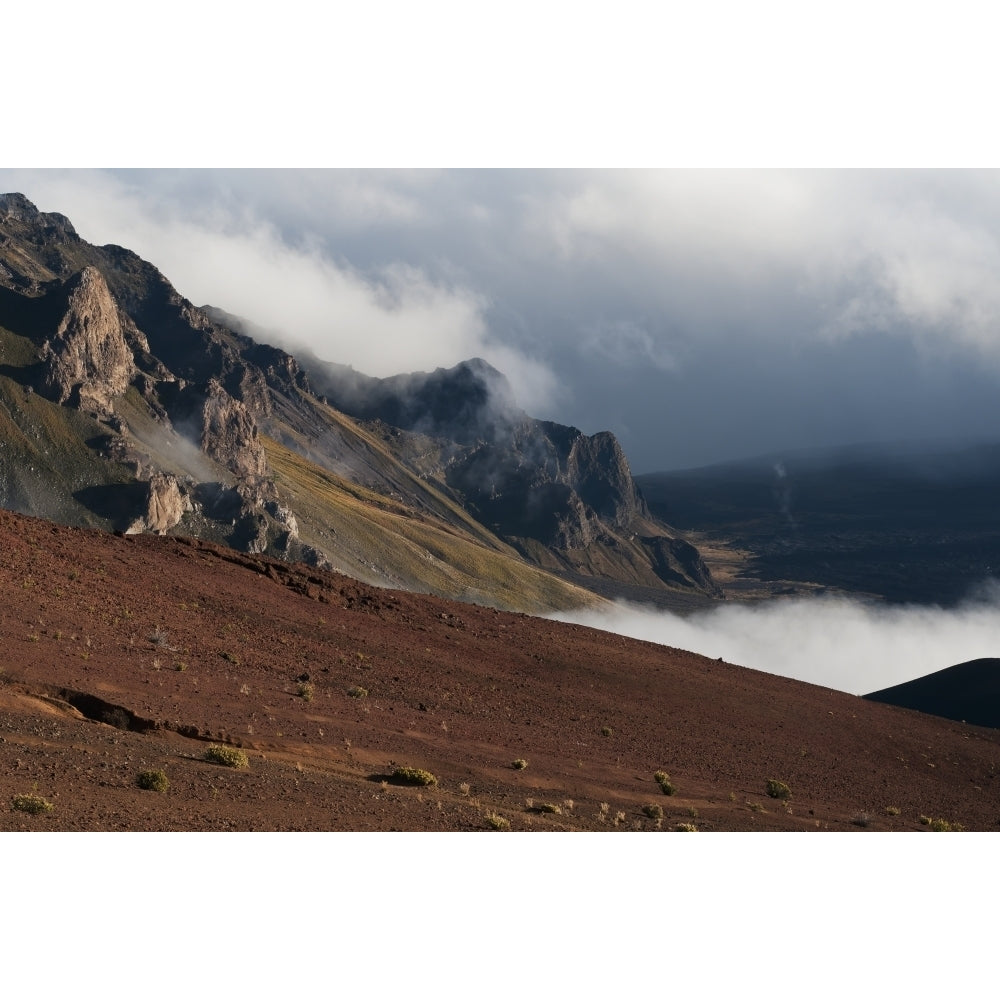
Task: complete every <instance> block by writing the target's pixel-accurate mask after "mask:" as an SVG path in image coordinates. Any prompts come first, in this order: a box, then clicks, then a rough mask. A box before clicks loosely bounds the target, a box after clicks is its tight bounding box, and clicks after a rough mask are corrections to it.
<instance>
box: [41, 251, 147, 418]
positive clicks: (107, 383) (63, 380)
mask: <svg viewBox="0 0 1000 1000" xmlns="http://www.w3.org/2000/svg"><path fill="white" fill-rule="evenodd" d="M56 294H62V295H65V297H66V312H65V313H64V315H63V317H62V319H61V320H60V321H59V325H58V327H57V328H56V331H55V334H54V335H53V336H52V337H51V338H50V339H48V340H46V341H45V343H44V344H43V346H42V357H43V360H44V362H45V374H44V379H43V384H44V387H45V389H46V391H48V392H49V393H51V395H52V396H53V398H54V399H55V400H56V401H57V402H59V403H66V402H70V403H71V404H72V405H75V406H78V407H80V408H81V409H90V410H93V411H94V412H96V413H100V414H102V415H110V414H111V412H112V405H111V402H112V400H113V399H114V398H115V397H117V396H123V395H124V394H125V391H126V390H127V389H128V387H129V384H130V383H131V381H132V379H133V377H134V376H135V373H136V367H135V360H134V358H133V356H132V347H131V346H130V345H129V340H131V341H132V343H133V344H136V345H139V346H142V347H144V348H146V349H148V345H147V344H146V343H145V338H144V337H143V336H142V334H140V333H139V331H138V329H136V326H135V324H134V323H133V322H132V321H131V320H130V319H129V318H128V316H126V315H125V313H124V312H123V311H122V310H121V309H120V308H119V306H118V304H117V303H116V302H115V301H114V299H113V298H112V297H111V293H110V292H109V291H108V286H107V284H106V282H105V281H104V278H103V277H102V276H101V272H100V271H98V270H97V268H95V267H85V268H84V269H83V270H82V271H81V272H80V273H79V274H78V275H76V276H74V277H73V278H71V279H70V280H69V281H67V282H66V284H65V286H64V288H63V289H61V290H60V292H59V293H56Z"/></svg>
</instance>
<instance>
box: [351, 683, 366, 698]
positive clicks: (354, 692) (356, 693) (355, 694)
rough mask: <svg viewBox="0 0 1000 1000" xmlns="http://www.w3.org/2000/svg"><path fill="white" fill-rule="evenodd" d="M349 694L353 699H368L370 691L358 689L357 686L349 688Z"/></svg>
mask: <svg viewBox="0 0 1000 1000" xmlns="http://www.w3.org/2000/svg"><path fill="white" fill-rule="evenodd" d="M347 693H348V694H349V695H350V696H351V697H352V698H367V697H368V689H367V688H363V687H357V686H355V687H352V688H348V689H347Z"/></svg>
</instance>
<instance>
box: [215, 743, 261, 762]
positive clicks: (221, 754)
mask: <svg viewBox="0 0 1000 1000" xmlns="http://www.w3.org/2000/svg"><path fill="white" fill-rule="evenodd" d="M205 760H209V761H211V762H212V763H213V764H222V765H223V767H249V766H250V758H249V757H247V755H246V754H245V753H244V752H243V751H242V750H240V749H238V748H237V747H225V746H219V745H218V744H216V743H213V744H211V746H209V748H208V749H207V750H206V751H205Z"/></svg>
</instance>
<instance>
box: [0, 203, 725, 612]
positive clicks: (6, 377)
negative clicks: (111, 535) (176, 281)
mask: <svg viewBox="0 0 1000 1000" xmlns="http://www.w3.org/2000/svg"><path fill="white" fill-rule="evenodd" d="M239 327H240V324H238V323H236V322H235V321H233V320H232V319H231V318H230V317H228V316H227V315H226V314H224V313H222V312H221V311H217V310H211V309H208V308H198V307H195V306H194V305H192V303H190V302H189V301H187V300H186V299H184V298H183V296H181V295H180V294H179V293H178V292H177V291H176V290H175V289H174V288H173V287H172V286H171V285H170V283H169V281H167V279H166V278H165V277H164V276H163V275H162V274H161V273H160V272H159V271H158V270H157V269H156V268H155V267H154V266H153V265H152V264H150V263H149V262H147V261H144V260H142V259H141V258H139V257H138V256H137V255H136V254H134V253H132V252H131V251H129V250H127V249H125V248H122V247H118V246H113V245H109V246H104V247H96V246H92V245H91V244H89V243H87V242H86V241H84V240H82V239H81V238H80V237H79V235H78V234H77V233H76V231H75V230H74V228H73V226H72V225H71V224H70V222H69V220H68V219H66V218H65V217H64V216H61V215H58V214H56V213H43V212H39V211H38V210H37V209H36V208H35V206H34V205H32V204H31V202H30V201H28V199H26V198H25V197H24V196H23V195H17V194H11V195H3V196H0V502H3V503H5V504H7V505H11V506H14V507H15V508H16V509H20V510H23V511H25V512H28V513H36V514H42V515H43V516H48V517H55V518H58V519H63V520H68V521H70V522H72V523H82V524H98V525H102V526H105V527H114V528H117V529H120V530H126V531H152V532H160V533H162V532H174V533H187V534H193V535H197V536H199V537H204V538H208V539H211V540H213V541H224V542H226V543H227V544H229V545H233V546H235V547H238V548H241V549H244V550H246V551H250V552H255V553H267V554H270V555H275V556H280V557H284V558H290V559H298V560H305V561H308V562H312V563H313V564H316V565H323V566H334V567H336V568H339V569H342V570H344V571H345V572H348V573H350V574H351V575H355V576H357V577H358V578H360V579H362V580H365V581H366V582H370V583H379V584H389V585H393V586H402V587H410V588H413V589H431V590H434V591H435V592H438V593H441V594H443V595H445V596H449V597H461V598H464V599H467V600H476V601H479V602H481V603H495V604H498V605H501V606H505V607H515V608H518V609H524V610H549V609H551V608H556V607H570V606H573V605H574V604H580V603H586V602H588V601H592V600H593V599H594V598H593V595H591V594H587V593H586V592H585V591H581V590H580V589H579V588H578V586H577V585H576V583H572V584H571V583H568V582H565V581H564V580H558V579H556V578H555V577H553V575H552V574H553V573H556V574H562V575H563V576H567V577H570V578H572V579H574V580H576V581H577V582H579V580H578V578H580V577H587V576H589V577H592V578H594V579H597V578H601V579H602V580H604V581H605V582H608V581H610V583H612V584H613V583H614V582H615V581H619V582H624V583H628V584H629V585H631V586H633V587H634V586H639V587H650V588H658V589H663V588H667V589H671V588H674V589H688V590H694V591H697V592H699V593H705V594H707V593H713V592H714V590H713V588H714V585H713V584H712V582H711V578H710V576H709V575H708V573H707V570H704V567H703V565H700V564H699V561H698V559H697V554H696V553H694V554H693V555H692V552H693V550H692V551H690V552H689V551H688V549H687V548H684V547H683V544H682V543H681V540H680V539H678V538H677V537H676V535H675V533H674V532H672V531H671V530H670V529H669V528H668V527H667V526H665V525H663V524H661V523H659V522H657V521H655V519H653V518H651V517H650V515H649V511H648V510H647V508H646V506H645V504H644V502H643V500H642V497H641V495H640V494H639V492H638V491H637V489H636V487H635V483H634V482H633V480H632V477H631V473H630V472H629V468H628V463H627V461H626V459H625V456H624V454H623V453H622V450H621V447H620V446H619V444H618V442H617V440H616V439H615V438H614V436H613V435H612V434H609V433H606V432H605V433H599V434H595V435H593V436H587V435H585V434H583V433H582V432H580V431H579V430H577V429H576V428H572V427H565V426H562V425H559V424H556V423H547V422H542V421H538V420H535V419H533V418H531V417H529V416H527V415H526V414H525V413H523V412H522V411H521V410H519V409H518V408H517V406H516V405H515V402H514V397H513V393H512V392H511V389H510V386H509V384H508V383H507V380H506V379H505V377H504V376H503V375H502V374H501V373H500V372H498V371H496V370H495V369H494V368H492V367H491V366H490V365H488V364H487V363H486V362H485V361H482V360H480V359H472V360H470V361H467V362H463V363H462V364H460V365H458V366H456V367H455V368H452V369H439V370H437V371H436V372H432V373H429V374H427V373H414V374H407V375H399V376H395V377H393V378H390V379H372V378H369V377H367V376H364V375H362V374H360V373H357V372H354V371H353V370H352V369H350V368H347V367H345V366H339V365H328V364H325V363H322V362H318V361H316V359H312V358H300V359H298V360H297V359H296V358H294V357H292V356H291V355H290V354H288V353H287V352H285V351H283V350H281V349H279V348H276V347H272V346H269V345H267V344H263V343H260V342H258V341H257V340H254V339H253V338H251V337H250V336H248V335H247V334H246V332H244V331H243V330H241V329H240V328H239ZM300 361H301V362H302V364H301V365H300ZM313 386H315V387H316V388H315V391H314V388H313ZM33 390H37V393H36V394H35V395H34V396H33V395H32V391H33ZM329 404H332V405H329ZM345 414H349V415H350V416H346V415H345ZM352 418H354V419H352ZM688 548H690V547H688Z"/></svg>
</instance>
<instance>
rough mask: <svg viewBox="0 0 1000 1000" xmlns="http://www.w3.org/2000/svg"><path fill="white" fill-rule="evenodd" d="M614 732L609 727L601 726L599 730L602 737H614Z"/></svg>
mask: <svg viewBox="0 0 1000 1000" xmlns="http://www.w3.org/2000/svg"><path fill="white" fill-rule="evenodd" d="M614 734H615V731H614V730H613V729H612V728H611V727H610V726H603V727H602V728H601V735H602V736H614Z"/></svg>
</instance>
